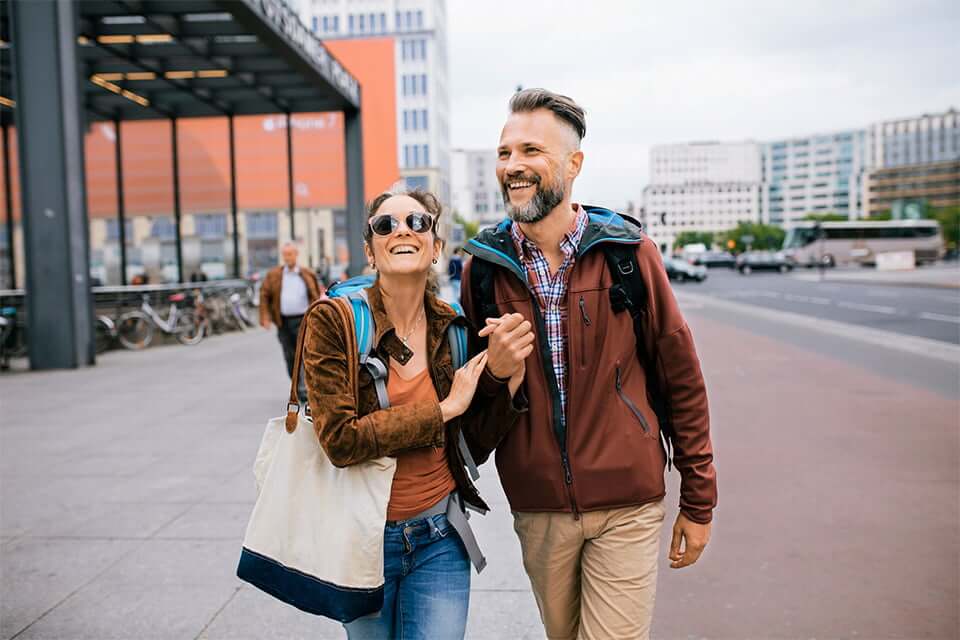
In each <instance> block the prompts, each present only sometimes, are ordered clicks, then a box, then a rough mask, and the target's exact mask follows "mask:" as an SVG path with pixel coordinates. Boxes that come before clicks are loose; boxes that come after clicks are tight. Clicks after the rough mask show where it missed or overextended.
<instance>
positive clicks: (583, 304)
mask: <svg viewBox="0 0 960 640" xmlns="http://www.w3.org/2000/svg"><path fill="white" fill-rule="evenodd" d="M580 315H581V316H583V324H585V325H587V326H588V327H589V326H590V316H588V315H587V303H586V302H584V300H583V296H580Z"/></svg>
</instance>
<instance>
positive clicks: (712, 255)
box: [693, 251, 737, 269]
mask: <svg viewBox="0 0 960 640" xmlns="http://www.w3.org/2000/svg"><path fill="white" fill-rule="evenodd" d="M693 264H701V265H703V266H705V267H707V268H711V267H727V268H729V269H733V268H734V267H735V266H737V259H736V258H734V257H733V254H732V253H730V252H729V251H704V252H703V253H700V254H697V255H695V256H694V257H693Z"/></svg>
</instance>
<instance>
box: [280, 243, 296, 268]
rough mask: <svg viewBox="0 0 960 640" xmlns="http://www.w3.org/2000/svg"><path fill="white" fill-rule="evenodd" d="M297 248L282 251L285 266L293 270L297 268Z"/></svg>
mask: <svg viewBox="0 0 960 640" xmlns="http://www.w3.org/2000/svg"><path fill="white" fill-rule="evenodd" d="M297 254H298V252H297V248H296V247H284V248H283V250H282V251H281V254H280V255H281V256H283V264H285V265H287V267H289V268H291V269H293V268H294V267H295V266H297Z"/></svg>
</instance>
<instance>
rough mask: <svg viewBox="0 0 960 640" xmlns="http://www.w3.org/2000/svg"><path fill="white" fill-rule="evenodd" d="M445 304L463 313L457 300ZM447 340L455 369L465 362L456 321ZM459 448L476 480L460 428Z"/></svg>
mask: <svg viewBox="0 0 960 640" xmlns="http://www.w3.org/2000/svg"><path fill="white" fill-rule="evenodd" d="M447 304H449V305H450V307H451V308H452V309H453V310H454V312H456V314H457V315H458V316H462V315H463V307H461V306H460V303H458V302H448V303H447ZM447 340H448V341H449V342H450V359H451V360H452V361H453V369H454V371H456V370H457V369H459V368H460V367H462V366H463V365H465V364H466V363H467V330H466V328H465V327H464V326H463V325H461V324H458V323H456V322H451V323H450V328H449V329H447ZM457 446H458V448H459V449H460V455H461V457H463V463H464V464H465V465H466V467H467V471H468V472H469V473H470V477H471V478H472V479H473V480H474V482H476V481H477V479H479V478H480V471H479V469H477V463H476V461H475V460H474V459H473V454H471V453H470V447H469V446H467V440H466V438H464V437H463V430H462V429H461V430H460V441H459V442H458V443H457Z"/></svg>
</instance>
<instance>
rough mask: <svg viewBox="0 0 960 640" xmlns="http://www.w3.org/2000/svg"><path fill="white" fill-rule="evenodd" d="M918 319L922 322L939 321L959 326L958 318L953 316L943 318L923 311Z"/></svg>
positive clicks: (959, 320)
mask: <svg viewBox="0 0 960 640" xmlns="http://www.w3.org/2000/svg"><path fill="white" fill-rule="evenodd" d="M920 317H921V318H923V319H924V320H939V321H940V322H954V323H956V324H960V318H957V317H954V316H945V315H942V314H940V313H927V312H926V311H924V312H923V313H921V314H920Z"/></svg>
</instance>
